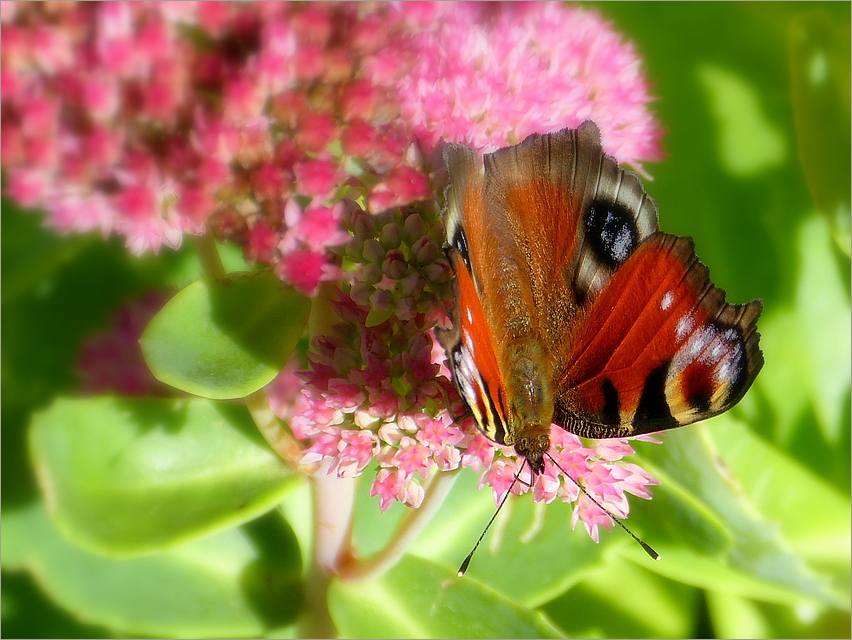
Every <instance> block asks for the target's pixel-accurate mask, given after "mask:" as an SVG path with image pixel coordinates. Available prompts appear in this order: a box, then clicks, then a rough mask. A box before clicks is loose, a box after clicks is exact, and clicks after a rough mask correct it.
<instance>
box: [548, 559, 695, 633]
mask: <svg viewBox="0 0 852 640" xmlns="http://www.w3.org/2000/svg"><path fill="white" fill-rule="evenodd" d="M697 603H698V590H697V589H695V588H693V587H689V586H687V585H684V584H682V583H679V582H675V581H673V580H669V579H667V578H664V577H662V576H660V575H659V574H657V573H654V572H652V571H648V570H646V569H645V568H643V567H639V566H637V565H636V564H634V563H632V562H630V561H629V560H626V559H624V558H623V557H620V556H619V555H618V554H608V556H607V563H606V564H605V565H602V566H600V567H597V568H596V569H594V570H593V571H592V572H590V573H589V575H588V576H587V578H586V579H585V580H584V581H583V582H581V583H579V584H577V585H576V586H574V587H572V588H571V589H569V590H568V591H566V592H565V593H564V594H562V595H561V596H560V597H559V598H557V599H556V600H553V601H552V602H548V603H547V604H545V605H544V606H543V607H542V610H543V611H544V612H545V613H546V614H547V615H548V616H549V617H550V619H551V620H553V622H554V623H555V624H557V625H559V627H560V628H561V629H563V630H564V631H565V632H566V633H567V634H568V635H569V636H571V637H579V638H596V637H601V638H690V637H695V635H694V632H695V630H694V628H693V626H694V620H693V617H694V612H695V609H696V608H697ZM699 637H700V636H699Z"/></svg>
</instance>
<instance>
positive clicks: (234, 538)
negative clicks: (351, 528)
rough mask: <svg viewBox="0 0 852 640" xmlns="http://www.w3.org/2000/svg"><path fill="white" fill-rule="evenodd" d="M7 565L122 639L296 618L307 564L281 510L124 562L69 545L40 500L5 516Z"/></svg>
mask: <svg viewBox="0 0 852 640" xmlns="http://www.w3.org/2000/svg"><path fill="white" fill-rule="evenodd" d="M2 528H3V566H4V568H5V569H9V570H23V569H25V570H27V571H29V572H30V573H31V574H32V575H33V577H34V578H35V579H36V581H37V582H38V583H39V584H40V585H41V587H42V588H43V589H44V590H45V592H46V593H47V594H49V595H50V597H51V598H52V599H53V600H55V601H56V602H57V603H59V604H60V605H61V606H62V607H64V608H66V609H68V610H69V611H72V612H74V613H75V614H76V615H77V616H80V617H81V618H83V619H85V620H87V621H89V622H91V623H95V624H99V625H104V626H106V627H109V628H111V629H112V630H114V632H115V633H116V635H118V636H123V635H128V634H132V635H142V636H164V637H221V636H258V635H261V634H263V633H264V631H265V630H267V629H270V628H273V627H276V626H282V625H284V624H287V623H292V622H293V621H294V619H295V612H296V610H297V607H298V603H299V600H300V595H299V592H300V586H301V580H300V574H301V568H300V566H301V564H300V561H299V552H298V549H297V547H296V543H295V538H294V537H293V535H292V532H291V531H290V530H289V529H288V528H287V527H286V525H285V523H284V522H283V520H282V519H281V518H280V516H278V515H277V513H276V512H272V513H271V514H269V515H268V516H264V518H262V519H260V520H258V521H255V522H253V523H250V524H248V525H245V526H243V527H239V528H232V529H229V530H227V531H223V532H221V533H218V534H215V535H212V536H208V537H206V538H203V539H201V540H197V541H195V542H192V543H189V544H186V545H182V546H180V547H176V548H174V549H171V550H169V551H166V552H163V553H155V554H151V555H147V556H144V557H139V558H131V559H123V560H116V559H111V558H106V557H103V556H100V555H96V554H94V553H91V552H88V551H84V550H82V549H80V548H79V547H77V546H75V545H73V544H71V543H69V542H67V541H66V540H65V539H64V538H63V537H62V536H61V535H60V534H59V532H58V531H57V530H56V529H55V528H54V526H53V525H52V523H51V522H50V520H49V518H48V517H47V514H46V513H45V510H44V507H43V506H42V505H41V504H36V505H34V506H31V507H28V508H27V509H25V510H21V511H15V512H11V513H9V512H4V514H3V522H2Z"/></svg>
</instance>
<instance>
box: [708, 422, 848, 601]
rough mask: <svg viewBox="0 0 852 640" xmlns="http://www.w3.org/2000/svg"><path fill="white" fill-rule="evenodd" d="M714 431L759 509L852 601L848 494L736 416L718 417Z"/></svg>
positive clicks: (733, 469) (727, 463)
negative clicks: (770, 442)
mask: <svg viewBox="0 0 852 640" xmlns="http://www.w3.org/2000/svg"><path fill="white" fill-rule="evenodd" d="M711 435H712V437H713V440H714V442H715V443H716V446H717V447H718V449H719V451H720V453H721V454H722V457H723V458H724V460H725V463H726V465H727V466H728V468H729V469H730V470H731V472H732V473H733V475H734V476H735V477H736V479H737V482H738V483H739V485H740V486H741V487H742V488H743V490H744V491H745V493H746V494H747V495H748V499H749V501H750V502H751V503H752V504H753V505H754V508H755V509H756V510H758V511H759V512H760V513H761V514H764V515H765V516H766V517H767V518H769V519H771V520H772V521H774V522H778V524H779V525H780V527H781V532H782V534H783V535H784V538H785V540H786V541H787V542H789V544H790V546H791V547H792V548H793V549H794V550H795V551H796V552H797V553H798V554H800V555H801V557H802V558H804V559H805V560H807V562H808V564H809V565H811V566H812V567H813V568H814V569H816V570H818V571H820V572H826V573H828V574H829V575H830V576H832V577H833V579H834V588H835V589H836V590H837V591H838V594H839V596H840V598H841V599H842V600H844V601H846V602H847V603H848V601H849V591H850V587H849V570H850V565H852V558H850V556H852V551H850V548H849V540H850V539H852V523H850V514H849V497H848V496H844V495H842V494H841V493H840V492H839V491H837V489H835V488H834V487H832V486H830V485H829V484H828V483H827V482H825V481H824V480H823V479H822V478H820V477H819V476H817V475H815V474H814V473H813V472H811V471H810V470H809V469H808V468H807V467H804V466H803V465H801V464H800V463H798V462H797V461H795V460H793V459H791V458H790V457H789V456H787V455H786V454H784V453H783V452H781V451H779V450H778V449H777V448H776V447H773V446H771V445H770V444H769V443H767V442H765V441H763V440H761V439H760V438H758V437H757V436H755V435H754V433H752V432H751V431H750V430H749V429H745V428H743V426H742V425H741V424H739V423H737V422H736V421H734V420H719V421H717V422H716V424H714V426H713V429H712V431H711ZM755 460H760V461H761V463H760V464H754V461H755Z"/></svg>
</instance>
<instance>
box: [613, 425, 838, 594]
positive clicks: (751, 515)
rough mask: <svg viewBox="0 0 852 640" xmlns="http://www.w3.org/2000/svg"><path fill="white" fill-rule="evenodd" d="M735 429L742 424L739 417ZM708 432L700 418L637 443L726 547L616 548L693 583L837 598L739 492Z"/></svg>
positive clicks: (733, 589)
mask: <svg viewBox="0 0 852 640" xmlns="http://www.w3.org/2000/svg"><path fill="white" fill-rule="evenodd" d="M725 420H730V421H734V419H733V418H732V417H730V415H726V416H723V417H719V418H715V419H714V420H713V423H714V424H719V423H722V422H724V421H725ZM735 424H736V423H735ZM737 428H739V429H746V427H745V425H742V424H741V423H740V424H738V425H737ZM711 431H712V430H711V429H710V428H709V427H707V426H704V425H695V426H691V427H689V428H687V429H681V430H678V431H676V432H673V433H671V434H669V435H667V436H666V438H665V444H664V445H663V446H661V447H650V448H649V447H642V452H643V457H647V458H649V459H650V460H652V461H653V463H654V464H656V465H657V467H659V468H661V469H662V470H663V471H664V472H665V473H666V474H667V475H668V476H669V477H671V478H673V479H675V480H676V481H677V482H678V483H679V484H680V485H681V487H682V488H683V489H685V490H687V491H689V492H691V493H692V494H693V495H694V496H695V498H696V499H697V500H700V501H701V502H703V503H704V504H705V505H706V507H707V508H708V509H710V510H711V511H712V512H713V513H714V514H715V515H716V517H717V518H718V519H719V520H720V521H721V522H722V523H723V524H724V526H725V528H726V529H727V531H728V533H729V535H730V539H731V541H732V543H733V544H732V545H731V546H730V548H729V550H728V551H726V552H725V553H720V554H717V555H715V556H706V555H703V554H698V553H695V552H693V551H691V550H688V549H686V548H684V547H682V546H675V547H671V548H669V547H667V546H662V545H661V548H658V549H657V550H658V551H659V552H660V554H661V556H662V561H660V562H654V561H653V560H650V559H648V560H647V561H646V558H645V557H643V555H644V554H642V553H641V552H639V553H636V552H637V550H635V549H632V548H629V547H625V548H623V553H625V554H627V555H628V556H629V557H632V558H633V559H635V560H636V561H637V562H640V563H641V564H643V565H644V566H646V567H647V568H649V569H651V570H653V571H658V572H659V573H660V574H662V575H665V576H668V577H670V578H672V579H676V580H681V581H683V582H686V583H687V584H693V585H695V586H702V587H706V588H710V589H713V588H715V589H721V590H727V591H729V592H732V593H738V594H740V595H745V596H749V597H754V598H763V599H767V600H769V601H773V602H786V603H795V602H799V601H801V600H802V599H805V598H810V599H814V600H818V601H822V602H827V603H831V604H834V605H838V604H839V603H840V602H841V599H840V598H839V596H838V594H837V593H836V592H834V591H832V589H831V588H830V587H829V585H828V583H827V581H826V580H825V579H823V578H821V577H819V576H817V575H816V574H815V572H814V571H813V569H812V568H811V567H809V566H808V565H807V563H806V562H805V560H804V559H803V558H802V556H801V555H799V554H798V553H796V552H795V550H794V549H792V548H791V547H790V545H789V543H788V542H787V541H786V540H785V539H784V537H783V535H782V533H781V531H780V530H779V527H778V525H777V524H776V523H773V522H772V521H771V520H769V519H768V518H767V517H766V516H765V515H764V514H763V513H761V512H760V511H759V510H758V509H757V507H756V505H755V504H754V502H753V501H752V500H751V499H750V498H749V496H748V495H747V494H746V493H745V492H744V491H743V488H742V486H741V485H740V484H739V483H738V482H737V478H736V475H735V474H733V473H732V472H731V470H730V468H728V467H727V466H725V464H724V463H723V462H722V460H723V458H722V456H721V455H720V452H719V450H718V449H717V447H716V445H715V442H714V440H713V437H712V436H711V435H710V434H711ZM639 444H641V443H637V445H639ZM637 448H638V447H637ZM749 455H750V456H751V459H752V460H755V459H757V456H758V455H759V451H755V450H751V451H750V452H749ZM643 466H644V465H643Z"/></svg>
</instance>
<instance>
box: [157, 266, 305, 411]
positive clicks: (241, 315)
mask: <svg viewBox="0 0 852 640" xmlns="http://www.w3.org/2000/svg"><path fill="white" fill-rule="evenodd" d="M309 312H310V300H309V299H308V298H306V297H304V296H302V295H300V294H298V293H296V292H295V291H294V290H292V289H290V288H287V287H285V286H284V285H283V284H282V283H281V281H279V280H278V278H276V277H275V275H274V274H272V273H271V272H268V271H258V272H250V273H242V274H231V275H229V276H228V277H226V278H223V279H221V280H216V279H214V278H212V277H207V278H203V279H201V280H198V281H197V282H194V283H193V284H191V285H189V286H188V287H186V288H185V289H183V290H182V291H180V292H179V293H178V294H177V295H176V296H175V297H174V298H172V299H171V300H170V301H169V302H168V303H167V304H166V306H165V307H164V308H163V309H162V311H160V313H158V314H157V315H156V316H155V317H154V319H153V320H151V323H150V324H149V325H148V327H147V328H146V329H145V332H144V333H143V334H142V338H141V340H140V343H141V345H142V352H143V354H144V355H145V360H146V362H147V363H148V366H149V367H150V368H151V371H152V372H153V374H154V376H156V378H157V379H158V380H161V381H162V382H165V383H166V384H169V385H172V386H173V387H177V388H178V389H181V390H183V391H186V392H188V393H192V394H195V395H198V396H203V397H206V398H215V399H222V398H242V397H245V396H247V395H248V394H250V393H253V392H254V391H257V390H258V389H260V388H261V387H263V386H264V385H266V384H267V383H268V382H270V381H271V380H272V379H273V378H274V377H275V376H276V375H278V373H279V372H280V371H281V369H282V368H283V367H284V365H285V364H286V362H287V359H288V357H289V356H290V353H291V352H292V351H293V349H294V348H295V346H296V343H297V342H298V340H299V337H300V336H301V335H302V330H303V328H304V326H305V323H306V322H307V319H308V314H309Z"/></svg>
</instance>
